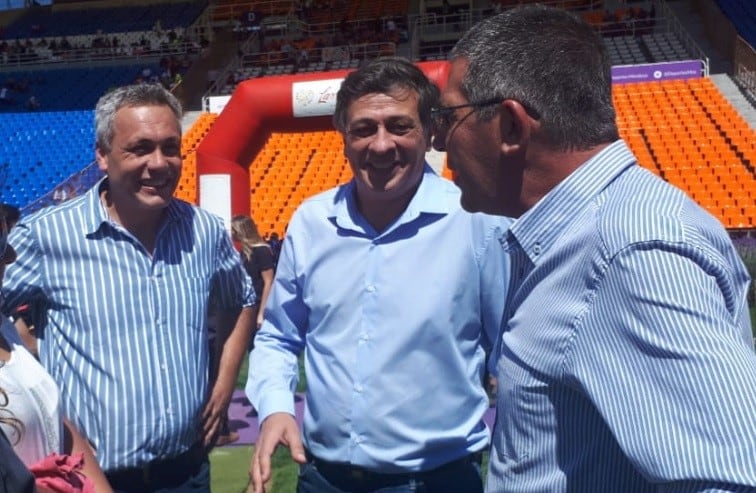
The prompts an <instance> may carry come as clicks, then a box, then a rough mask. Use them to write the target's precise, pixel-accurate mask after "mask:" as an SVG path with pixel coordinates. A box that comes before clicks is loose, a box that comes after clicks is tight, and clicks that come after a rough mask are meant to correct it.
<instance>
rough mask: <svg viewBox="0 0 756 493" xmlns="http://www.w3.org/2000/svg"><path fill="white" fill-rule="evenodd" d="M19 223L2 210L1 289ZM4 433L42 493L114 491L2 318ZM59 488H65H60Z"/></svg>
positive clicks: (0, 426) (53, 389) (47, 379)
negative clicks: (12, 235)
mask: <svg viewBox="0 0 756 493" xmlns="http://www.w3.org/2000/svg"><path fill="white" fill-rule="evenodd" d="M16 219H17V218H13V217H12V216H9V215H8V214H7V213H6V208H5V207H4V206H0V287H2V277H3V275H4V274H5V266H6V265H8V264H10V263H12V262H14V261H15V260H16V252H15V251H14V250H13V247H12V246H10V245H9V244H8V233H9V230H10V229H11V228H12V226H13V224H14V223H15V220H16ZM1 303H2V300H1V299H0V304H1ZM0 431H2V435H3V436H2V437H0V440H4V443H3V444H2V445H3V446H4V447H7V445H8V443H10V444H11V445H12V447H13V451H14V452H15V454H16V455H17V456H18V458H20V459H21V461H22V462H23V464H24V465H25V466H26V467H27V468H28V469H30V470H31V472H32V473H34V476H35V478H36V484H37V491H38V492H50V491H66V488H67V491H81V492H83V493H87V492H91V491H97V492H98V493H99V492H112V491H113V490H112V489H111V488H110V486H109V485H108V481H107V479H106V478H105V475H104V474H103V472H102V469H100V466H99V464H98V462H97V459H96V458H95V456H94V452H93V450H92V448H91V447H90V445H89V442H87V440H86V439H85V438H84V437H83V436H82V435H81V434H80V433H79V432H78V430H76V428H75V427H74V426H73V425H72V424H71V423H70V422H69V421H68V420H66V419H63V417H62V416H61V414H60V393H59V391H58V386H57V384H56V383H55V381H54V380H53V379H52V377H51V376H50V374H49V373H47V372H46V371H45V369H44V368H43V367H42V365H40V364H39V362H38V361H37V360H36V358H34V356H32V354H31V353H29V351H28V350H27V349H26V347H24V344H23V342H22V341H21V338H20V336H19V335H18V332H17V331H16V327H15V326H14V325H13V323H12V322H11V321H10V319H8V318H6V317H3V316H0ZM6 439H7V441H5V440H6ZM2 461H5V456H3V459H2ZM3 479H4V478H3ZM59 485H63V488H60V489H58V488H56V486H59ZM93 488H94V489H93Z"/></svg>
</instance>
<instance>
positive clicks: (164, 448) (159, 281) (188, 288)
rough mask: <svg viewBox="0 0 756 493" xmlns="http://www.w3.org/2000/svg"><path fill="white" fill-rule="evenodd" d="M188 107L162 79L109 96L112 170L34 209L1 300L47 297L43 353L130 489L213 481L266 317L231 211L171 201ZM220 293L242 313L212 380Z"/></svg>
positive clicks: (103, 135) (100, 132) (106, 127)
mask: <svg viewBox="0 0 756 493" xmlns="http://www.w3.org/2000/svg"><path fill="white" fill-rule="evenodd" d="M180 118H181V106H180V104H179V103H178V101H177V100H176V98H175V97H174V96H173V95H172V94H170V93H169V92H167V91H166V90H165V89H163V88H162V87H161V86H159V85H154V84H142V85H136V86H127V87H123V88H118V89H116V90H114V91H112V92H110V93H108V94H107V95H105V96H103V97H102V98H100V100H99V101H98V104H97V108H96V110H95V131H96V138H97V143H96V155H97V161H98V164H99V166H100V169H101V170H102V171H104V172H105V173H106V175H107V177H106V178H104V179H103V180H102V181H100V182H99V183H97V184H96V185H95V186H94V187H93V188H92V189H91V190H89V191H88V192H87V193H85V194H84V195H82V196H80V197H77V198H74V199H73V200H71V201H69V202H66V203H64V204H61V205H58V206H56V207H52V208H47V209H43V210H41V211H40V212H38V213H36V214H33V215H32V216H30V217H28V218H22V220H21V221H20V222H19V224H18V226H17V227H16V228H15V229H14V231H13V235H12V237H11V241H12V242H13V245H14V247H15V248H16V251H17V252H18V260H17V262H15V263H14V264H12V265H10V266H9V268H8V271H7V274H6V276H7V277H6V280H5V285H4V286H3V294H4V295H5V305H4V307H3V309H4V310H5V311H6V313H7V312H8V311H10V310H11V309H13V308H14V307H17V306H19V305H21V304H24V303H31V304H34V305H35V306H44V307H45V308H47V324H46V326H45V327H39V328H37V330H38V331H40V332H41V334H39V337H40V342H39V356H40V360H41V361H42V363H43V365H44V366H45V368H46V369H47V370H48V371H49V372H50V373H51V374H52V376H53V377H54V378H55V380H56V382H57V383H58V385H60V389H61V402H62V403H63V410H64V413H65V415H66V417H68V418H69V419H70V420H71V421H72V422H74V423H75V424H76V425H77V426H78V428H79V429H81V430H82V432H83V433H84V434H85V435H86V437H87V438H88V439H89V440H90V441H91V443H92V444H93V446H94V448H95V449H96V453H97V457H98V459H99V460H100V463H101V465H102V468H103V470H105V472H106V475H107V477H108V480H109V481H110V483H111V485H112V486H113V488H114V489H115V490H119V491H133V492H139V493H144V492H149V491H156V490H160V491H162V492H169V491H181V492H190V491H191V492H195V491H196V492H207V491H209V488H210V485H209V463H208V460H207V453H206V448H207V447H208V446H210V445H211V443H212V441H213V440H214V437H215V436H216V435H217V433H218V431H219V424H220V419H221V417H222V416H223V415H224V413H225V411H226V408H227V407H228V403H229V401H230V399H231V393H232V392H233V389H234V384H235V382H236V376H237V374H238V371H239V366H240V363H241V360H242V358H243V356H244V354H245V353H246V349H245V348H246V347H247V345H248V341H249V337H250V334H251V329H252V321H253V320H254V314H253V313H252V312H253V310H252V308H251V306H252V304H253V303H254V301H255V298H254V292H253V291H252V284H251V281H250V280H249V278H248V276H247V275H246V273H245V272H244V269H243V267H242V265H241V262H240V260H239V254H238V253H237V252H236V250H234V248H233V244H232V243H231V239H230V236H229V234H228V233H227V232H226V230H225V228H224V227H223V224H222V222H221V220H220V219H219V218H218V217H215V216H213V215H211V214H209V213H207V212H205V211H202V210H201V209H199V208H197V207H194V206H191V205H190V204H187V203H185V202H182V201H180V200H177V199H174V198H173V193H174V191H175V189H176V186H177V184H178V180H179V177H180V173H181V126H180ZM211 299H213V300H214V301H215V302H216V303H217V306H220V307H222V309H223V310H225V311H226V312H227V313H233V314H234V317H230V318H233V321H231V322H229V324H228V325H230V326H231V330H230V335H229V334H228V333H226V336H227V339H226V343H225V344H224V346H223V354H222V357H221V363H220V369H219V372H218V373H219V376H218V379H217V380H216V383H215V384H214V385H213V386H212V388H209V384H208V344H207V340H208V335H207V311H208V304H209V302H210V300H211ZM242 307H244V308H242ZM239 310H241V312H239ZM237 314H238V317H237V316H236V315H237ZM225 330H226V329H224V331H225Z"/></svg>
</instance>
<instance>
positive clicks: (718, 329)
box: [487, 141, 756, 493]
mask: <svg viewBox="0 0 756 493" xmlns="http://www.w3.org/2000/svg"><path fill="white" fill-rule="evenodd" d="M508 249H509V251H510V253H511V255H512V267H511V269H512V277H511V283H510V291H509V294H508V299H507V306H506V311H505V316H506V317H507V319H508V322H507V323H506V325H505V327H504V329H503V333H502V340H501V344H502V349H501V353H502V354H501V358H500V360H499V362H498V367H497V374H498V384H499V387H498V391H499V395H498V404H497V409H498V419H497V423H496V426H495V429H494V433H493V451H492V454H491V459H490V466H489V472H488V480H487V492H488V493H499V492H517V493H528V492H567V491H576V492H613V493H616V492H628V493H630V492H632V493H639V492H650V491H660V492H662V491H663V492H683V491H686V492H688V491H754V488H755V487H756V353H754V350H753V342H752V339H751V337H752V336H751V329H750V322H749V319H748V312H747V309H748V307H747V302H746V289H747V287H748V283H749V278H748V274H747V271H746V269H745V267H744V266H743V263H742V261H741V260H740V258H739V257H738V255H737V252H736V251H735V249H734V248H733V246H732V243H731V241H730V239H729V237H728V235H727V233H726V232H725V230H724V229H723V228H722V226H721V225H720V224H719V222H717V220H716V219H714V218H713V217H712V216H710V215H709V214H708V213H707V212H705V211H704V210H703V209H701V208H700V207H699V206H698V205H696V204H695V203H694V202H693V201H692V200H691V199H689V198H688V197H687V196H686V195H685V194H684V193H683V192H681V191H680V190H678V189H676V188H674V187H672V186H670V185H669V184H667V183H665V182H664V181H663V180H661V179H659V178H658V177H656V176H654V175H653V174H652V173H650V172H648V171H646V170H644V169H642V168H640V167H639V166H638V165H637V164H636V160H635V158H634V157H633V155H632V154H631V152H630V150H629V149H628V148H627V146H626V145H625V143H624V142H622V141H618V142H616V143H614V144H612V145H611V146H609V147H607V148H606V149H604V150H603V151H602V152H601V153H599V154H598V155H596V156H594V157H593V158H592V159H590V160H589V161H587V162H586V163H584V164H583V165H582V166H581V167H579V168H578V169H577V170H576V171H575V172H574V173H572V174H571V175H570V176H569V177H568V178H567V179H565V180H564V181H563V182H562V183H560V184H559V185H558V186H557V187H556V188H554V189H553V190H552V191H551V192H550V193H549V194H547V195H546V196H545V197H543V198H542V199H541V200H540V201H539V202H538V203H537V204H536V205H535V206H534V207H533V208H532V209H531V210H529V211H528V212H527V213H525V214H524V215H523V216H521V217H520V218H519V219H518V220H517V221H515V223H514V224H513V226H512V228H511V230H510V234H509V238H508ZM746 485H750V487H749V486H746Z"/></svg>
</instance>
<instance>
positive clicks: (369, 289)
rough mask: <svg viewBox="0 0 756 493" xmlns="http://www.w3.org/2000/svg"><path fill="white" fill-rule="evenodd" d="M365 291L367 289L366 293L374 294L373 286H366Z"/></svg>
mask: <svg viewBox="0 0 756 493" xmlns="http://www.w3.org/2000/svg"><path fill="white" fill-rule="evenodd" d="M366 289H367V291H368V293H373V292H375V286H374V285H372V284H368V285H367V288H366Z"/></svg>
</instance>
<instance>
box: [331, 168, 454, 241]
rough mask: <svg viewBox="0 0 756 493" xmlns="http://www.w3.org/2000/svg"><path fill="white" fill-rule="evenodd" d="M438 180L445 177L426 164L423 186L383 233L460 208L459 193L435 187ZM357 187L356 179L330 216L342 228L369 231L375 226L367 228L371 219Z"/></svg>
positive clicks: (345, 187)
mask: <svg viewBox="0 0 756 493" xmlns="http://www.w3.org/2000/svg"><path fill="white" fill-rule="evenodd" d="M434 180H444V178H441V177H439V176H438V175H437V174H436V172H435V171H433V168H431V167H430V165H428V163H425V164H424V169H423V176H422V178H421V180H420V186H418V188H417V191H416V192H415V195H414V196H413V197H412V199H411V200H410V203H409V204H408V205H407V208H406V209H405V210H404V212H403V213H402V215H401V216H400V217H399V218H398V219H397V220H396V221H395V222H394V224H393V225H392V226H391V227H389V228H388V229H386V231H383V232H382V233H381V235H383V234H386V233H388V232H389V231H391V230H393V229H394V228H396V227H397V226H398V225H400V224H405V223H408V222H410V221H413V220H414V219H416V218H417V217H419V216H420V215H421V214H449V213H450V212H452V211H453V210H455V206H456V208H458V205H459V195H457V194H450V193H449V190H448V189H447V188H445V187H438V186H434V183H433V181H434ZM450 185H451V184H450ZM355 190H356V185H355V181H354V178H353V179H352V180H351V181H350V182H349V183H347V184H346V185H345V186H344V187H342V188H341V190H339V192H338V193H337V195H336V200H335V201H334V207H333V209H332V211H331V214H330V217H332V218H334V219H335V220H336V224H337V225H338V226H339V227H340V228H344V229H350V230H356V231H362V232H367V231H370V230H371V229H372V228H371V229H367V228H369V225H368V223H367V221H365V219H364V218H363V217H362V214H360V213H359V212H358V209H357V200H356V198H355Z"/></svg>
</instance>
